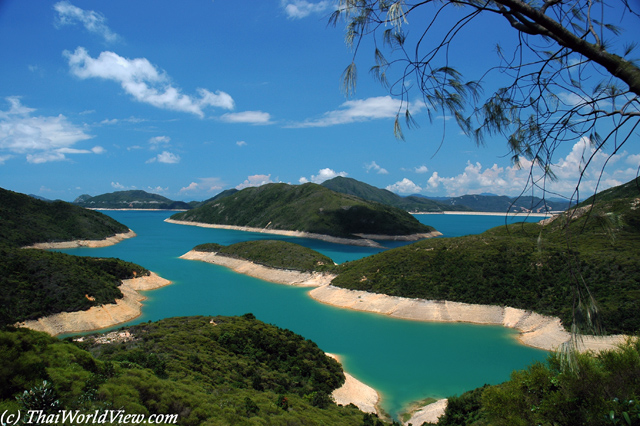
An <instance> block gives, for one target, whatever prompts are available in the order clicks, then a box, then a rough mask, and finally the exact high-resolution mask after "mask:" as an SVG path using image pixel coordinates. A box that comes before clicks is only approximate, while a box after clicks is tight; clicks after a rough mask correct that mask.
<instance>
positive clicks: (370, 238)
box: [164, 218, 442, 248]
mask: <svg viewBox="0 0 640 426" xmlns="http://www.w3.org/2000/svg"><path fill="white" fill-rule="evenodd" d="M164 221H165V222H167V223H173V224H176V225H189V226H199V227H202V228H214V229H230V230H234V231H245V232H256V233H261V234H274V235H285V236H289V237H298V238H312V239H316V240H322V241H327V242H329V243H335V244H345V245H352V246H363V247H378V248H381V247H382V246H381V245H380V244H379V243H377V242H376V241H374V240H387V241H388V240H395V241H418V240H422V239H425V238H431V237H437V236H440V235H442V234H441V233H440V232H438V231H433V232H428V233H420V234H411V235H378V234H359V235H360V236H362V238H361V239H356V238H341V237H333V236H331V235H325V234H314V233H311V232H302V231H286V230H280V229H268V228H254V227H250V226H235V225H219V224H211V223H202V222H190V221H185V220H173V219H169V218H167V219H165V220H164Z"/></svg>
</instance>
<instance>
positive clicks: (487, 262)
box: [333, 193, 640, 334]
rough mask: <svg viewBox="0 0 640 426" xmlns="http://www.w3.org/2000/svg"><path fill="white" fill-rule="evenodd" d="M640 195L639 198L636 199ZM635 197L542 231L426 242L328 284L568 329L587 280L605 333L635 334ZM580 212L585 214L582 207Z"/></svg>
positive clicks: (347, 270) (355, 265) (355, 267)
mask: <svg viewBox="0 0 640 426" xmlns="http://www.w3.org/2000/svg"><path fill="white" fill-rule="evenodd" d="M638 195H640V194H638V193H636V197H637V196H638ZM636 205H637V202H636V201H635V200H634V199H633V198H629V197H628V198H623V199H612V200H611V201H602V202H599V203H597V205H596V206H595V207H594V209H593V210H592V211H591V212H590V214H583V215H582V216H580V217H577V215H574V216H573V219H571V220H569V221H567V219H566V216H565V215H563V216H561V217H560V218H558V219H556V220H554V221H553V222H551V223H550V224H548V225H546V226H544V227H543V226H542V225H540V224H537V223H524V224H514V225H510V226H508V227H505V226H500V227H497V228H494V229H491V230H489V231H487V232H485V233H483V234H480V235H472V236H466V237H460V238H446V239H431V240H423V241H420V242H417V243H414V244H410V245H407V246H403V247H400V248H396V249H392V250H388V251H386V252H382V253H379V254H376V255H373V256H370V257H367V258H364V259H360V260H357V261H353V262H347V263H344V264H342V265H340V266H339V267H338V272H339V275H338V277H337V278H336V279H334V281H333V284H334V285H337V286H340V287H345V288H350V289H357V290H366V291H370V292H375V293H384V294H389V295H393V296H403V297H412V298H423V299H434V300H450V301H458V302H466V303H480V304H494V305H502V306H511V307H515V308H522V309H531V310H534V311H536V312H539V313H542V314H549V315H554V316H558V317H560V318H561V319H562V320H563V323H564V324H565V325H567V326H568V325H569V324H571V322H572V321H571V318H572V312H573V306H574V299H573V296H574V294H573V289H574V287H575V286H576V285H578V284H577V283H584V284H586V286H587V287H588V288H589V290H590V292H591V294H592V295H593V297H594V298H595V300H596V302H597V304H598V306H599V309H600V314H601V320H602V324H603V326H604V328H605V330H606V331H607V332H610V333H630V334H633V333H637V332H638V331H640V310H639V309H638V302H639V301H640V285H639V283H640V269H639V268H638V265H640V209H638V208H637V207H636ZM582 211H583V212H584V210H582Z"/></svg>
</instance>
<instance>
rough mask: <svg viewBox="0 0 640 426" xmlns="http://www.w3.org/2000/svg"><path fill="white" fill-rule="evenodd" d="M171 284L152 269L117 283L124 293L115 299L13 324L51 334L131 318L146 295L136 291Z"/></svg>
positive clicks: (85, 329)
mask: <svg viewBox="0 0 640 426" xmlns="http://www.w3.org/2000/svg"><path fill="white" fill-rule="evenodd" d="M169 284H171V281H169V280H167V279H164V278H162V277H160V276H159V275H157V274H155V273H153V272H151V273H150V275H147V276H142V277H137V278H132V279H128V280H122V284H120V286H119V287H118V288H119V289H120V291H121V292H122V295H123V297H122V298H121V299H116V301H115V303H109V304H106V305H101V306H93V307H91V308H89V309H88V310H86V311H76V312H60V313H58V314H53V315H50V316H47V317H43V318H39V319H37V320H29V321H24V322H21V323H18V324H16V327H26V328H30V329H32V330H36V331H44V332H45V333H48V334H50V335H52V336H58V335H61V334H72V333H83V332H89V331H96V330H100V329H103V328H107V327H112V326H114V325H118V324H122V323H125V322H128V321H131V320H133V319H135V318H137V317H139V316H140V315H142V301H143V300H145V299H146V297H145V296H143V295H142V294H140V293H139V291H147V290H154V289H156V288H160V287H164V286H166V285H169Z"/></svg>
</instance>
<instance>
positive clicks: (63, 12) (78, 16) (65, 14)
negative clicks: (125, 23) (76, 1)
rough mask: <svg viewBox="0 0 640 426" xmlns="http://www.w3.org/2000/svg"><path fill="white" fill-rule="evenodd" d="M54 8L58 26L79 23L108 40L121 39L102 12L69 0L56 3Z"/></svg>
mask: <svg viewBox="0 0 640 426" xmlns="http://www.w3.org/2000/svg"><path fill="white" fill-rule="evenodd" d="M53 9H54V10H55V11H56V12H57V15H56V20H55V25H56V27H62V26H65V25H75V24H78V23H79V24H81V25H82V26H84V28H85V30H87V31H89V32H90V33H94V34H97V35H99V36H100V37H102V38H104V40H105V41H107V42H114V41H117V40H118V39H119V36H118V35H117V34H116V33H114V32H113V31H111V29H110V28H109V27H108V26H107V19H106V18H105V17H104V16H103V15H102V14H101V13H98V12H95V11H93V10H84V9H80V8H79V7H77V6H74V5H72V4H71V3H69V2H68V1H61V2H58V3H56V4H54V5H53Z"/></svg>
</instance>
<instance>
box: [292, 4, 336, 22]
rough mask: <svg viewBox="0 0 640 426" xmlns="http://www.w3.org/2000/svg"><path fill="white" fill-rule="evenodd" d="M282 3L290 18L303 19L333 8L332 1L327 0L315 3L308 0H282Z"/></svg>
mask: <svg viewBox="0 0 640 426" xmlns="http://www.w3.org/2000/svg"><path fill="white" fill-rule="evenodd" d="M280 5H281V6H282V8H283V9H284V11H285V13H286V14H287V17H288V18H289V19H302V18H306V17H307V16H309V15H311V14H312V13H324V12H327V11H328V10H329V9H331V8H332V3H331V2H330V1H327V0H323V1H319V2H317V3H313V2H310V1H307V0H281V1H280Z"/></svg>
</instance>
